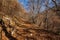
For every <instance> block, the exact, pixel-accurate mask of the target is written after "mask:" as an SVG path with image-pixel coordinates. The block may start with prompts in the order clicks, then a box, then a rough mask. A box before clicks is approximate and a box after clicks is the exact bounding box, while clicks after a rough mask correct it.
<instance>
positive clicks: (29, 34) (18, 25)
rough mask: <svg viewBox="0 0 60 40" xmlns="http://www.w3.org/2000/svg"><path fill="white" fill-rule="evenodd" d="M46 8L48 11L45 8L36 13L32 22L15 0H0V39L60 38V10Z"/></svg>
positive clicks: (58, 39) (53, 39)
mask: <svg viewBox="0 0 60 40" xmlns="http://www.w3.org/2000/svg"><path fill="white" fill-rule="evenodd" d="M59 8H60V7H59ZM48 10H49V11H48V13H47V10H46V11H44V12H42V14H37V15H36V17H35V19H34V21H35V23H32V22H30V20H29V14H28V13H27V12H26V11H25V10H24V8H23V6H22V5H21V4H20V3H18V1H17V0H0V39H1V37H2V39H1V40H60V31H59V29H60V14H59V13H60V11H59V12H58V13H56V10H54V9H53V10H52V9H48ZM59 10H60V9H59ZM46 13H47V16H46ZM46 17H47V21H46Z"/></svg>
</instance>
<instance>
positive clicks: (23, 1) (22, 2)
mask: <svg viewBox="0 0 60 40" xmlns="http://www.w3.org/2000/svg"><path fill="white" fill-rule="evenodd" d="M18 1H19V2H20V3H21V4H22V5H23V6H24V8H25V9H26V10H28V6H27V4H28V3H27V1H28V0H18ZM44 1H45V0H44ZM44 1H43V3H44ZM43 5H44V4H42V7H41V10H42V11H43V10H44V9H45V6H43ZM53 6H54V3H53V2H52V1H51V0H49V7H53Z"/></svg>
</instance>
